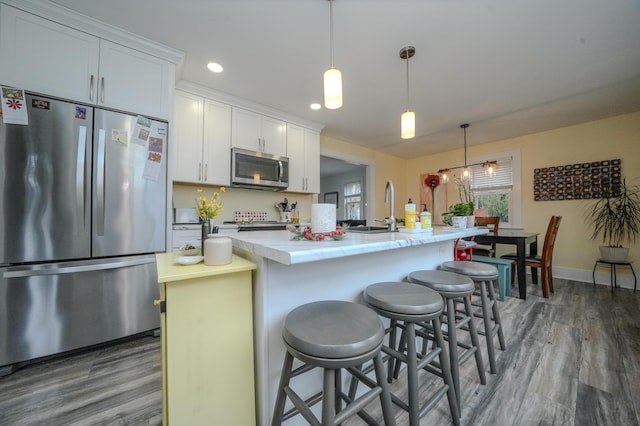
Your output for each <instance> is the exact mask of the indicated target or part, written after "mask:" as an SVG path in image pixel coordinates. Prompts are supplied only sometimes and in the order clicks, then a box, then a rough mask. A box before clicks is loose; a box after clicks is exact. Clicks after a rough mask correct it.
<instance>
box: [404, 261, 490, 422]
mask: <svg viewBox="0 0 640 426" xmlns="http://www.w3.org/2000/svg"><path fill="white" fill-rule="evenodd" d="M464 263H468V262H464ZM407 279H408V280H409V282H411V283H415V284H419V285H422V286H426V287H428V288H430V289H433V290H434V291H437V292H438V293H439V294H440V296H442V298H443V299H444V301H445V304H446V306H445V309H444V312H443V317H444V319H446V324H447V331H446V332H445V337H446V338H447V339H448V341H449V357H450V359H451V374H452V377H453V383H454V386H455V390H456V397H457V401H458V407H460V406H461V405H460V372H459V371H460V370H459V367H460V365H461V364H462V363H463V362H465V361H466V360H468V359H469V358H471V355H474V356H475V360H476V367H477V369H478V375H479V377H480V383H482V384H483V385H486V384H487V378H486V374H485V371H484V363H483V362H482V355H481V354H480V342H479V339H478V333H477V330H476V326H475V321H474V317H473V308H472V307H471V295H472V294H473V291H474V289H475V286H474V284H473V281H472V280H471V279H470V278H468V277H465V276H463V275H459V274H454V273H453V272H445V271H427V270H423V271H414V272H411V273H410V274H409V276H408V277H407ZM460 301H462V302H463V304H464V310H463V311H458V310H457V309H456V303H459V302H460ZM458 330H465V331H468V333H469V337H470V339H471V344H470V345H467V344H465V343H462V342H460V341H459V340H458V336H457V331H458ZM458 348H462V349H463V351H459V350H458ZM460 411H461V412H462V409H461V410H460Z"/></svg>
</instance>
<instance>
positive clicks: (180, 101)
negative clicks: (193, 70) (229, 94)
mask: <svg viewBox="0 0 640 426" xmlns="http://www.w3.org/2000/svg"><path fill="white" fill-rule="evenodd" d="M174 128H175V130H174V139H175V143H174V146H175V148H174V154H173V158H174V165H175V169H174V174H173V180H175V181H180V182H189V183H207V184H211V185H229V182H230V179H231V107H230V106H229V105H226V104H223V103H220V102H215V101H212V100H209V99H205V98H203V97H201V96H198V95H193V94H191V93H187V92H183V91H180V90H176V93H175V111H174Z"/></svg>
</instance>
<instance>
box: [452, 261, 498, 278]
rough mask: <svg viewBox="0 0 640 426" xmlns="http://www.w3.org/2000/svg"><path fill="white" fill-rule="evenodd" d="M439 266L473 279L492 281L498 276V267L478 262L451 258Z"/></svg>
mask: <svg viewBox="0 0 640 426" xmlns="http://www.w3.org/2000/svg"><path fill="white" fill-rule="evenodd" d="M441 268H442V269H443V270H445V271H450V272H455V273H458V274H462V275H466V276H468V277H469V278H471V279H472V280H474V281H479V280H489V281H493V280H497V279H498V276H499V275H498V269H497V268H496V267H495V266H493V265H489V264H487V263H480V262H467V261H463V260H452V261H449V262H444V263H442V265H441Z"/></svg>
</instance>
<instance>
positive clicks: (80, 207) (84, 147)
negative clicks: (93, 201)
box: [76, 126, 87, 226]
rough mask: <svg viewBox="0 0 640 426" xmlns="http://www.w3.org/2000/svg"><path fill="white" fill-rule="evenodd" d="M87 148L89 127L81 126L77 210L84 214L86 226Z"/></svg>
mask: <svg viewBox="0 0 640 426" xmlns="http://www.w3.org/2000/svg"><path fill="white" fill-rule="evenodd" d="M86 150H87V127H86V126H80V129H79V130H78V160H77V162H76V207H77V212H78V213H81V214H82V223H83V226H86V223H85V219H86V216H85V214H84V209H85V202H84V174H85V158H86Z"/></svg>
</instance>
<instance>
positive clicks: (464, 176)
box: [460, 124, 471, 180]
mask: <svg viewBox="0 0 640 426" xmlns="http://www.w3.org/2000/svg"><path fill="white" fill-rule="evenodd" d="M460 127H461V128H462V129H463V130H464V168H463V169H462V180H469V179H471V173H470V172H469V168H468V167H467V127H469V125H468V124H461V125H460Z"/></svg>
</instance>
